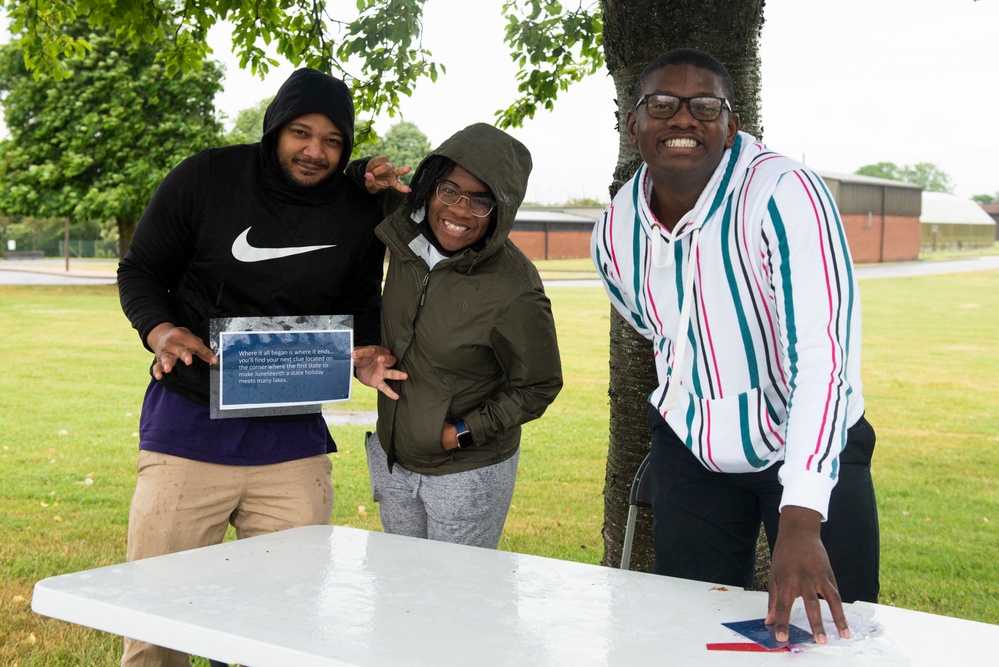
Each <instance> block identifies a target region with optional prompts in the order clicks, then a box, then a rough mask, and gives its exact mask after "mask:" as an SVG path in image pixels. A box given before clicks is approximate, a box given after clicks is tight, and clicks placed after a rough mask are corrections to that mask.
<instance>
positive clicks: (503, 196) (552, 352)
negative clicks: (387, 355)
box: [376, 123, 562, 474]
mask: <svg viewBox="0 0 999 667" xmlns="http://www.w3.org/2000/svg"><path fill="white" fill-rule="evenodd" d="M434 154H437V155H443V156H445V157H448V158H450V159H452V160H453V161H454V162H455V163H457V164H458V165H460V166H462V167H463V168H465V169H466V170H467V171H469V172H470V173H471V174H473V175H474V176H476V177H477V178H479V179H480V180H481V181H483V182H484V183H486V184H487V185H488V186H489V188H490V189H491V190H492V192H493V195H494V196H495V198H496V202H497V205H496V213H495V215H496V221H497V222H496V227H495V230H494V231H493V232H492V234H491V236H490V237H489V238H488V239H487V242H486V244H485V245H484V247H482V249H481V250H480V251H476V250H473V249H471V248H468V249H465V250H462V251H460V252H458V253H455V254H454V255H453V256H452V257H449V258H446V259H444V260H442V261H440V262H438V263H437V264H436V266H434V268H433V270H428V264H427V262H425V261H424V260H423V259H422V258H421V255H420V252H421V251H425V249H426V246H427V244H428V243H429V242H428V241H427V239H426V238H425V237H424V236H423V235H422V234H421V232H420V230H419V229H418V227H417V224H416V222H415V221H414V220H413V219H411V217H410V215H409V213H408V209H407V207H405V206H403V207H400V208H399V209H398V210H397V211H396V212H395V213H393V214H392V215H390V216H389V217H388V218H386V219H385V220H384V221H382V223H381V224H380V225H379V226H378V228H377V230H376V234H377V235H378V237H379V238H381V239H382V240H383V241H384V242H385V245H386V246H387V247H388V248H389V251H390V261H389V268H388V274H387V276H386V279H385V289H384V293H383V296H382V343H383V344H384V345H385V346H386V347H388V348H389V349H390V350H392V353H393V354H394V355H395V356H396V358H397V359H398V363H397V367H398V368H399V369H401V370H403V371H405V372H406V373H408V374H409V379H407V380H405V381H402V382H395V383H393V387H394V388H395V389H396V391H397V392H398V394H399V400H398V401H393V400H392V399H390V398H387V397H386V396H384V395H383V394H380V393H379V395H378V437H379V439H380V440H381V442H382V446H383V447H384V448H385V452H386V454H387V456H388V463H389V467H391V466H392V465H393V464H394V463H400V464H401V465H402V466H403V467H405V468H406V469H407V470H411V471H413V472H419V473H425V474H448V473H454V472H463V471H466V470H472V469H475V468H480V467H484V466H487V465H492V464H494V463H498V462H500V461H504V460H506V459H508V458H510V457H511V456H513V455H514V453H515V452H516V451H517V448H518V447H519V446H520V432H521V428H520V427H521V424H524V423H525V422H528V421H531V420H532V419H537V418H538V417H540V416H541V415H542V414H543V413H544V411H545V409H546V408H547V407H548V405H550V404H551V402H552V401H553V400H555V396H556V395H557V394H558V392H559V390H560V389H561V388H562V366H561V361H560V359H559V352H558V343H557V341H556V338H555V322H554V320H553V318H552V312H551V302H550V301H549V300H548V297H547V296H545V292H544V288H543V286H542V284H541V278H540V277H539V276H538V272H537V270H536V269H535V268H534V265H533V264H532V263H531V262H530V260H528V259H527V257H525V256H524V254H523V253H522V252H521V251H520V250H518V249H517V247H516V246H515V245H514V244H513V242H511V241H510V239H509V236H510V230H511V229H513V223H514V217H515V216H516V213H517V209H518V208H519V207H520V204H521V202H522V201H523V199H524V194H525V192H526V190H527V179H528V176H529V175H530V172H531V166H532V165H531V155H530V153H529V152H528V150H527V148H526V147H525V146H524V145H523V144H521V143H520V142H519V141H517V140H516V139H514V138H513V137H511V136H509V135H508V134H506V133H505V132H503V131H501V130H498V129H496V128H494V127H493V126H491V125H487V124H484V123H479V124H475V125H471V126H469V127H467V128H465V129H464V130H461V131H460V132H458V133H457V134H455V135H454V136H452V137H451V138H450V139H448V140H447V141H445V142H444V143H443V144H441V146H440V147H439V148H438V149H437V150H435V151H434V152H433V153H432V155H434ZM431 196H433V195H431ZM459 420H464V421H465V423H466V424H467V425H468V428H469V430H471V432H472V437H473V439H474V442H475V446H474V447H471V448H465V449H461V450H455V451H451V452H447V451H444V449H443V448H442V447H441V431H442V429H443V426H444V422H445V421H447V422H450V423H454V422H456V421H459Z"/></svg>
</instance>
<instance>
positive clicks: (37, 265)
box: [0, 255, 999, 287]
mask: <svg viewBox="0 0 999 667" xmlns="http://www.w3.org/2000/svg"><path fill="white" fill-rule="evenodd" d="M107 264H111V265H114V262H108V263H107ZM87 266H88V265H87V264H82V266H81V265H79V264H78V265H75V266H74V265H73V264H72V263H70V267H69V269H70V270H69V272H67V271H66V266H65V263H64V261H63V260H61V259H60V260H51V259H46V260H5V261H0V285H113V284H114V282H115V277H114V273H113V272H111V271H108V270H103V271H102V270H99V269H96V268H87ZM90 266H91V267H93V266H94V265H93V264H90ZM997 270H999V255H984V256H982V255H979V256H972V257H968V258H966V259H952V260H945V261H939V262H898V263H895V264H860V265H858V266H857V278H858V279H859V280H866V279H873V278H908V277H912V276H930V275H940V274H945V273H968V272H971V271H997ZM545 285H546V286H549V287H599V286H600V281H599V280H597V279H596V278H581V279H569V280H558V279H555V280H547V281H545Z"/></svg>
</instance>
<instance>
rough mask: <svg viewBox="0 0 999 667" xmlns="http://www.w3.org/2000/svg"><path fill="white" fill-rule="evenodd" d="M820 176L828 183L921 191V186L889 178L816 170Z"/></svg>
mask: <svg viewBox="0 0 999 667" xmlns="http://www.w3.org/2000/svg"><path fill="white" fill-rule="evenodd" d="M816 171H817V172H818V174H819V176H821V177H822V179H823V180H826V181H839V182H841V183H865V184H867V185H884V186H888V187H894V188H906V189H917V190H918V189H921V188H922V186H920V185H913V184H912V183H903V182H902V181H893V180H890V179H887V178H876V177H874V176H861V175H860V174H841V173H837V172H834V171H822V170H816Z"/></svg>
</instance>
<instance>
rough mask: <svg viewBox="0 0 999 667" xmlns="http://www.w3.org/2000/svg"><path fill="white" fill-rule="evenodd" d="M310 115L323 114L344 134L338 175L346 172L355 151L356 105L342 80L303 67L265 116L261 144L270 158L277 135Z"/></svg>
mask: <svg viewBox="0 0 999 667" xmlns="http://www.w3.org/2000/svg"><path fill="white" fill-rule="evenodd" d="M307 113H321V114H323V115H325V116H326V117H327V118H329V119H330V120H331V121H333V123H334V124H335V125H336V126H337V127H338V128H340V130H341V131H342V132H343V133H344V146H343V153H342V154H341V156H340V164H339V165H338V166H337V170H336V171H337V172H338V173H339V172H341V171H343V168H344V167H345V166H347V162H348V161H349V160H350V154H351V151H352V150H353V149H354V102H353V100H352V99H351V97H350V90H349V89H348V88H347V84H345V83H344V82H343V81H341V80H340V79H335V78H333V77H332V76H330V75H329V74H324V73H323V72H320V71H319V70H314V69H309V68H307V67H304V68H302V69H298V70H295V71H294V72H292V74H291V76H289V77H288V79H287V81H285V82H284V83H283V84H281V88H279V89H278V92H277V94H276V95H275V96H274V100H273V101H271V103H270V104H269V105H268V106H267V111H266V112H264V134H263V138H262V139H261V143H262V144H263V146H264V149H265V153H266V154H267V155H268V156H274V155H276V148H277V134H278V131H279V130H280V129H281V127H282V126H284V124H285V123H287V122H288V121H290V120H293V119H295V118H297V117H299V116H301V115H304V114H307Z"/></svg>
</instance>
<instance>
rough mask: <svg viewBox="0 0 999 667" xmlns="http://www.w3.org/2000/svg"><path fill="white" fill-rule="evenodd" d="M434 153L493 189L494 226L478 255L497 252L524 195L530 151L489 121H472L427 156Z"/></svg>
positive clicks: (529, 170)
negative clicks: (494, 205)
mask: <svg viewBox="0 0 999 667" xmlns="http://www.w3.org/2000/svg"><path fill="white" fill-rule="evenodd" d="M433 155H440V156H443V157H446V158H449V159H450V160H452V161H453V162H454V163H455V164H457V165H459V166H461V167H462V168H464V169H465V170H466V171H468V172H469V173H470V174H472V175H473V176H475V177H476V178H478V179H479V180H480V181H482V182H483V183H485V184H486V185H488V186H489V189H490V190H492V193H493V197H495V199H496V228H495V229H494V230H493V232H492V236H491V237H490V238H489V241H488V243H487V244H486V247H485V248H484V249H483V250H482V252H481V253H480V254H481V255H483V256H484V255H491V254H492V253H494V252H496V250H497V249H498V248H499V246H501V245H502V244H503V242H504V241H506V239H507V238H508V237H509V236H510V232H511V230H512V229H513V223H514V219H515V218H516V216H517V211H518V209H520V205H521V203H522V202H523V201H524V196H525V195H526V194H527V181H528V178H529V177H530V175H531V169H532V168H533V166H534V163H533V161H532V160H531V152H530V151H529V150H527V146H525V145H524V144H522V143H521V142H520V141H518V140H517V139H514V138H513V137H512V136H510V135H509V134H507V133H506V132H504V131H503V130H500V129H497V128H495V127H493V126H492V125H489V124H488V123H475V124H473V125H469V126H468V127H466V128H465V129H463V130H459V131H458V132H456V133H455V134H453V135H451V137H450V138H448V139H446V140H445V141H444V143H442V144H441V145H440V146H439V147H438V148H437V149H435V150H434V151H432V152H431V153H430V155H428V156H427V158H429V157H430V156H433ZM427 158H424V160H423V162H421V163H420V167H418V168H417V171H419V169H420V168H422V166H423V165H424V163H425V162H426V161H427ZM414 180H415V179H414Z"/></svg>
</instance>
